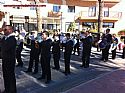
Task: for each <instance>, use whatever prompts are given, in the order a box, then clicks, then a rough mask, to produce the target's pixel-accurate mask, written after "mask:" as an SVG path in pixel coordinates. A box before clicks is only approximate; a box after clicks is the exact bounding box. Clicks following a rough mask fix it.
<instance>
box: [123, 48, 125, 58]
mask: <svg viewBox="0 0 125 93" xmlns="http://www.w3.org/2000/svg"><path fill="white" fill-rule="evenodd" d="M122 58H125V47H124V48H123V53H122Z"/></svg>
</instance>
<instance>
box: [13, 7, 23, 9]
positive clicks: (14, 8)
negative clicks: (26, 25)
mask: <svg viewBox="0 0 125 93" xmlns="http://www.w3.org/2000/svg"><path fill="white" fill-rule="evenodd" d="M13 8H14V9H22V7H19V6H14V7H13Z"/></svg>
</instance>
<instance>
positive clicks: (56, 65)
mask: <svg viewBox="0 0 125 93" xmlns="http://www.w3.org/2000/svg"><path fill="white" fill-rule="evenodd" d="M53 59H54V66H55V69H60V65H59V59H60V53H54V54H53Z"/></svg>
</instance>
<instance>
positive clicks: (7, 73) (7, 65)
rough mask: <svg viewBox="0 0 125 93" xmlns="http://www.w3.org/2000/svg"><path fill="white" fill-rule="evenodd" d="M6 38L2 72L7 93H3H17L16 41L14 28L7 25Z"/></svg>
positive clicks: (2, 44)
mask: <svg viewBox="0 0 125 93" xmlns="http://www.w3.org/2000/svg"><path fill="white" fill-rule="evenodd" d="M3 31H4V37H3V38H2V40H1V44H0V45H1V54H2V71H3V78H4V87H5V91H4V92H3V93H17V90H16V78H15V71H14V70H15V63H16V39H15V36H14V35H13V34H12V33H13V28H12V26H10V25H6V26H5V28H4V30H3Z"/></svg>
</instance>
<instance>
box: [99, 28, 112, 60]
mask: <svg viewBox="0 0 125 93" xmlns="http://www.w3.org/2000/svg"><path fill="white" fill-rule="evenodd" d="M102 39H104V40H105V42H106V44H105V47H104V49H102V58H101V60H103V61H104V62H106V61H108V56H109V49H110V47H111V43H112V35H111V34H110V29H106V34H105V36H103V38H102Z"/></svg>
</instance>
